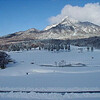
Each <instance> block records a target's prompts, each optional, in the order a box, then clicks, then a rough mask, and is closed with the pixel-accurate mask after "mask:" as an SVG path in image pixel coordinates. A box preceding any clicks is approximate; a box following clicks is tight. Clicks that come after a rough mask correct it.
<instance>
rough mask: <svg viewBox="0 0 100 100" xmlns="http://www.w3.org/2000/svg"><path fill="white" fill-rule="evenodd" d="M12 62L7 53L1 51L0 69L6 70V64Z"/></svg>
mask: <svg viewBox="0 0 100 100" xmlns="http://www.w3.org/2000/svg"><path fill="white" fill-rule="evenodd" d="M10 60H11V59H10V56H9V55H8V54H7V53H5V52H2V51H0V68H1V69H4V68H5V67H6V64H8V63H9V61H10Z"/></svg>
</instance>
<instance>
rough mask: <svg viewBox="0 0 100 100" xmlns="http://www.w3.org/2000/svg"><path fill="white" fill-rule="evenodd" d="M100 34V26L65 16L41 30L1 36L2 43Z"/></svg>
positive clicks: (77, 37)
mask: <svg viewBox="0 0 100 100" xmlns="http://www.w3.org/2000/svg"><path fill="white" fill-rule="evenodd" d="M94 36H100V26H98V25H95V24H93V23H90V22H80V21H78V20H75V19H73V18H69V17H65V18H64V19H63V20H62V21H61V22H60V23H57V24H53V25H50V26H47V27H46V28H45V29H44V30H42V31H39V30H37V29H35V28H32V29H29V30H26V31H20V32H16V33H13V34H9V35H7V36H4V37H2V38H3V41H2V38H0V43H5V42H7V43H8V42H9V41H10V42H12V41H14V42H16V41H17V42H19V41H24V40H30V39H63V40H64V39H80V38H89V37H94Z"/></svg>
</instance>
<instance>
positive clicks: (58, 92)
mask: <svg viewBox="0 0 100 100" xmlns="http://www.w3.org/2000/svg"><path fill="white" fill-rule="evenodd" d="M10 92H11V93H19V92H20V93H31V92H34V93H46V94H49V93H57V94H62V95H64V94H65V93H100V91H17V90H14V91H13V90H12V91H6V90H0V93H10Z"/></svg>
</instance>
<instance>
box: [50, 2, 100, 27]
mask: <svg viewBox="0 0 100 100" xmlns="http://www.w3.org/2000/svg"><path fill="white" fill-rule="evenodd" d="M66 16H69V17H71V18H74V19H77V20H79V21H89V22H92V23H95V24H97V25H100V3H88V4H85V5H84V6H83V7H79V6H72V5H66V6H65V7H64V8H63V9H62V10H61V13H60V14H58V15H57V16H52V17H51V18H49V22H50V23H51V24H55V23H59V22H61V20H62V19H63V18H64V17H66Z"/></svg>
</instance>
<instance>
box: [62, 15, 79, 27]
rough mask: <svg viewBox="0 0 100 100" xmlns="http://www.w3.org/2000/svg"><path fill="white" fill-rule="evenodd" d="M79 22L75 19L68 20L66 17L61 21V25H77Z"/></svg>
mask: <svg viewBox="0 0 100 100" xmlns="http://www.w3.org/2000/svg"><path fill="white" fill-rule="evenodd" d="M78 22H79V21H78V20H76V19H74V18H70V17H69V16H66V17H64V18H63V19H62V21H61V24H67V25H68V24H72V23H73V24H76V23H78Z"/></svg>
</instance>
